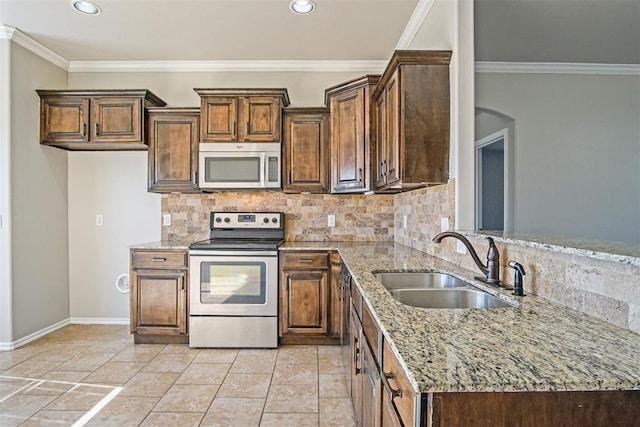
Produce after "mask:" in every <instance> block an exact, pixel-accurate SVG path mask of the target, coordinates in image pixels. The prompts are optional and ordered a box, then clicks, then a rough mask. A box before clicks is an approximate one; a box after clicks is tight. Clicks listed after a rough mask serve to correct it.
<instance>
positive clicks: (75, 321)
mask: <svg viewBox="0 0 640 427" xmlns="http://www.w3.org/2000/svg"><path fill="white" fill-rule="evenodd" d="M69 320H70V322H71V324H72V325H128V324H129V318H128V317H111V318H110V317H72V318H70V319H69Z"/></svg>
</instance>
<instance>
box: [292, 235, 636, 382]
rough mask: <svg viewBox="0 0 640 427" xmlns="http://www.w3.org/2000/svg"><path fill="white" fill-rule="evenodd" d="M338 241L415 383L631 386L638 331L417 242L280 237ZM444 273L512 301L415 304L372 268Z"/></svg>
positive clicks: (307, 246) (307, 245)
mask: <svg viewBox="0 0 640 427" xmlns="http://www.w3.org/2000/svg"><path fill="white" fill-rule="evenodd" d="M296 249H298V250H303V249H304V250H314V249H315V250H320V249H337V250H338V251H339V253H340V255H341V257H342V260H343V262H344V263H345V264H346V266H347V268H348V269H349V271H350V272H351V275H352V278H353V283H355V285H356V286H358V288H359V289H360V291H361V292H362V296H363V298H364V301H365V303H366V304H367V305H368V306H369V308H370V309H371V312H372V314H373V316H374V317H375V318H376V321H377V322H378V324H379V325H380V328H381V330H382V333H383V335H384V339H385V340H386V341H387V342H388V343H389V344H390V346H391V348H392V350H393V351H394V353H395V354H396V356H397V357H398V359H399V361H400V364H401V365H402V366H403V368H404V370H405V372H406V374H407V377H408V378H409V381H410V382H411V383H412V385H413V387H414V388H415V391H417V392H422V393H429V392H491V391H554V390H565V391H577V390H616V389H627V390H629V389H635V390H637V389H640V357H639V355H640V335H638V334H636V333H634V332H631V331H629V330H626V329H622V328H618V327H616V326H613V325H610V324H608V323H606V322H603V321H601V320H599V319H596V318H593V317H590V316H587V315H585V314H582V313H579V312H577V311H574V310H571V309H569V308H565V307H563V306H561V305H558V304H555V303H552V302H550V301H548V300H545V299H543V298H539V297H536V296H533V295H528V296H525V297H515V296H513V295H511V291H504V290H497V289H495V288H493V287H488V286H487V285H485V284H483V283H481V282H478V281H476V280H473V279H470V278H472V277H473V276H474V275H477V272H475V271H469V270H466V269H463V268H460V267H458V266H456V265H454V264H451V263H448V262H446V261H443V260H441V259H439V258H435V257H433V256H430V255H427V254H425V253H424V252H420V251H418V250H416V249H411V248H409V247H407V246H403V245H400V244H394V243H376V242H360V243H346V242H287V243H285V244H284V245H283V246H282V247H281V250H296ZM376 270H386V271H400V270H433V271H442V272H448V273H451V274H453V275H454V276H457V277H459V278H461V279H465V280H467V281H469V282H471V283H473V284H475V285H476V286H478V287H480V288H483V289H485V290H488V291H489V292H491V293H493V294H494V295H498V296H500V297H501V298H503V299H507V300H510V301H517V304H518V305H517V307H514V308H501V309H489V310H474V309H455V310H454V309H424V308H416V307H410V306H406V305H404V304H401V303H399V302H397V301H396V300H395V299H393V298H392V297H391V294H389V292H388V291H387V290H386V289H385V288H384V287H383V286H382V284H381V283H380V282H379V281H378V280H376V279H375V277H374V275H373V274H372V271H376Z"/></svg>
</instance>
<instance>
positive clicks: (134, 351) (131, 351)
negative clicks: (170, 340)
mask: <svg viewBox="0 0 640 427" xmlns="http://www.w3.org/2000/svg"><path fill="white" fill-rule="evenodd" d="M164 348H165V346H164V345H148V344H136V345H135V346H133V345H132V346H130V347H127V348H125V349H124V350H122V351H121V352H120V353H118V354H117V355H116V356H115V357H114V358H113V359H111V361H112V362H150V361H151V360H152V359H153V358H154V357H156V356H157V355H158V353H160V352H161V351H162V350H163V349H164Z"/></svg>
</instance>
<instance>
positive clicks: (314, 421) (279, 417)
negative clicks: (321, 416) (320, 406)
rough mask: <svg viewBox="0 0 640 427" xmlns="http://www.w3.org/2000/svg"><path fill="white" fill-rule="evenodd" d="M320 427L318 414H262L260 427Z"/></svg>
mask: <svg viewBox="0 0 640 427" xmlns="http://www.w3.org/2000/svg"><path fill="white" fill-rule="evenodd" d="M285 426H287V427H288V426H290V427H294V426H295V427H318V414H284V413H279V414H274V413H266V412H265V413H264V414H262V421H261V422H260V427H285Z"/></svg>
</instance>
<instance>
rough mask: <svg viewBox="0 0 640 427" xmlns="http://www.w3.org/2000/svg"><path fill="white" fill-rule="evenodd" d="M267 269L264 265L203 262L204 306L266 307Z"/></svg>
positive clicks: (201, 295) (202, 294)
mask: <svg viewBox="0 0 640 427" xmlns="http://www.w3.org/2000/svg"><path fill="white" fill-rule="evenodd" d="M266 282H267V268H266V265H265V264H264V263H262V262H229V261H226V262H203V263H202V264H201V270H200V302H202V303H203V304H264V303H265V302H266V300H267V295H266Z"/></svg>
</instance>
